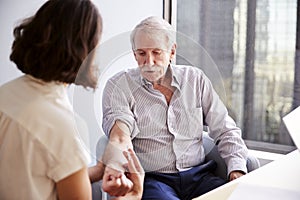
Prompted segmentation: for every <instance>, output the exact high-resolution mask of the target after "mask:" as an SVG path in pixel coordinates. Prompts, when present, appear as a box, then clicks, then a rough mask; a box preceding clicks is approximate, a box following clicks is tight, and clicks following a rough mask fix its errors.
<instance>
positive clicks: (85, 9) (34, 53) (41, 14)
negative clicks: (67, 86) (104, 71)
mask: <svg viewBox="0 0 300 200" xmlns="http://www.w3.org/2000/svg"><path fill="white" fill-rule="evenodd" d="M101 33H102V18H101V16H100V14H99V12H98V10H97V8H96V7H95V5H94V4H93V3H92V2H91V1H90V0H49V1H47V2H46V3H45V4H44V5H43V6H42V7H41V8H40V9H39V10H38V11H37V13H36V14H35V15H34V16H33V17H31V18H28V19H25V20H24V21H23V22H22V23H21V24H20V25H19V26H17V27H16V28H15V29H14V36H15V40H14V42H13V45H12V53H11V55H10V59H11V61H13V62H14V63H15V64H16V65H17V67H18V68H19V69H20V70H21V71H22V72H23V73H25V74H30V75H32V76H34V77H36V78H38V79H42V80H43V81H46V82H50V81H59V82H64V83H75V84H77V85H82V86H84V87H91V88H95V87H96V85H97V75H96V73H95V71H96V69H95V66H93V65H92V64H91V58H90V56H89V59H87V60H85V58H87V56H88V54H89V53H90V52H91V51H92V50H93V49H94V48H95V47H96V46H97V44H98V42H99V40H100V35H101ZM84 60H85V62H83V61H84Z"/></svg>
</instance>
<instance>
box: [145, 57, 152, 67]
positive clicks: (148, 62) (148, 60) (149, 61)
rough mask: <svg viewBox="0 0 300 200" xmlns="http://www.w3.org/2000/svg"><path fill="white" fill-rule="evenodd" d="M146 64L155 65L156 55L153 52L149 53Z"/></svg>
mask: <svg viewBox="0 0 300 200" xmlns="http://www.w3.org/2000/svg"><path fill="white" fill-rule="evenodd" d="M145 64H147V65H150V66H152V65H154V57H153V56H152V55H151V54H147V56H146V60H145Z"/></svg>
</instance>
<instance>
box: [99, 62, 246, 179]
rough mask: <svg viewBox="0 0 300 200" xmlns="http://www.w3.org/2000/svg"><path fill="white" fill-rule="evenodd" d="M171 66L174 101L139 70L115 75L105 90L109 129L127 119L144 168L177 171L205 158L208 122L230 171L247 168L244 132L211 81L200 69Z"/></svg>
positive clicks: (105, 120)
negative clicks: (203, 135)
mask: <svg viewBox="0 0 300 200" xmlns="http://www.w3.org/2000/svg"><path fill="white" fill-rule="evenodd" d="M169 70H170V72H171V75H172V81H171V86H172V87H173V88H175V90H174V93H173V96H172V98H171V101H170V103H169V104H168V102H167V101H166V98H165V96H164V95H163V94H162V93H161V92H159V91H158V90H155V89H154V88H153V85H152V84H151V83H150V82H148V81H147V80H145V79H143V78H142V77H141V75H140V71H139V68H136V69H130V70H127V71H123V72H120V73H118V74H116V75H114V76H113V77H112V78H111V79H109V80H108V82H107V84H106V86H105V89H104V92H103V105H102V106H103V124H102V125H103V130H104V132H105V133H106V134H107V135H109V133H110V130H111V128H112V127H113V125H114V123H115V121H116V120H120V121H122V122H124V123H125V124H126V125H127V126H128V127H129V130H130V132H131V139H132V143H133V146H134V150H135V152H136V153H137V155H138V157H139V159H140V161H141V163H142V165H143V167H144V170H145V171H146V172H147V171H156V172H161V173H174V172H178V171H183V170H186V169H189V168H191V167H193V166H196V165H199V164H201V163H202V162H203V161H204V159H205V154H204V149H203V143H202V142H203V141H202V133H203V125H207V126H208V127H209V136H210V137H212V138H213V139H214V141H215V142H216V143H217V144H218V150H219V152H220V155H221V157H222V158H223V159H224V160H225V163H226V164H227V167H228V173H230V172H231V171H232V170H241V171H244V172H247V169H246V156H247V148H246V146H245V144H244V142H243V140H242V139H241V130H240V129H239V128H238V127H237V126H236V124H235V122H234V121H233V120H232V118H230V117H229V115H228V112H227V109H226V107H225V106H224V104H223V103H222V102H221V100H220V98H219V96H218V95H217V94H216V92H215V91H214V89H213V87H212V84H211V82H210V81H209V79H208V78H207V77H206V76H205V74H204V73H203V72H202V71H201V70H200V69H198V68H196V67H191V66H179V65H171V66H170V67H169Z"/></svg>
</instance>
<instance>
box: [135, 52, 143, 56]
mask: <svg viewBox="0 0 300 200" xmlns="http://www.w3.org/2000/svg"><path fill="white" fill-rule="evenodd" d="M136 53H137V55H139V56H144V55H145V52H140V51H139V52H136Z"/></svg>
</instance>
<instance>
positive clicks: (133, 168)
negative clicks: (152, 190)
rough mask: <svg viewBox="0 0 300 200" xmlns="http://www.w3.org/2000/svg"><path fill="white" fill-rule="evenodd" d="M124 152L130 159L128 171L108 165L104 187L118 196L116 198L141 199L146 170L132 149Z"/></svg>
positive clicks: (104, 177) (116, 199)
mask: <svg viewBox="0 0 300 200" xmlns="http://www.w3.org/2000/svg"><path fill="white" fill-rule="evenodd" d="M123 154H124V156H125V157H126V159H127V161H128V164H127V165H126V166H125V168H127V170H128V172H125V173H124V172H120V171H117V170H114V169H112V168H110V167H106V169H105V172H104V176H103V185H102V188H103V190H104V191H105V192H107V193H109V194H110V195H111V196H116V197H117V198H114V200H139V199H141V198H142V194H143V183H144V177H145V173H144V170H143V168H142V166H141V164H140V162H139V160H138V158H137V156H136V155H135V153H134V151H133V150H132V149H128V151H124V152H123ZM121 196H122V197H121Z"/></svg>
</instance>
